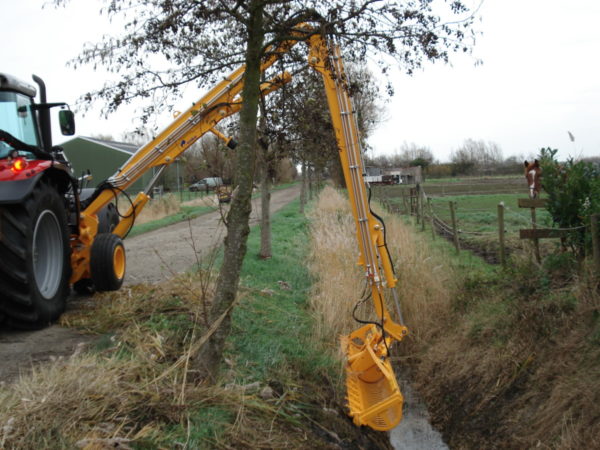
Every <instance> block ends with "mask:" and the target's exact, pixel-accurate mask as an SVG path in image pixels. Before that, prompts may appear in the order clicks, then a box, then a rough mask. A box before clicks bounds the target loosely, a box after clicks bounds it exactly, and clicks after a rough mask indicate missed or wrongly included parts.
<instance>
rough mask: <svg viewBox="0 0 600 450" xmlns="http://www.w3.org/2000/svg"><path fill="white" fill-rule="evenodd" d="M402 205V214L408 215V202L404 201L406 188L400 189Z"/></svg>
mask: <svg viewBox="0 0 600 450" xmlns="http://www.w3.org/2000/svg"><path fill="white" fill-rule="evenodd" d="M402 205H403V206H404V214H406V215H409V214H410V211H409V209H408V202H407V201H406V190H405V189H402Z"/></svg>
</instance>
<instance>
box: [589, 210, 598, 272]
mask: <svg viewBox="0 0 600 450" xmlns="http://www.w3.org/2000/svg"><path fill="white" fill-rule="evenodd" d="M599 222H600V214H594V215H592V217H591V225H592V226H591V228H592V229H591V232H592V250H593V253H592V254H593V257H594V267H595V269H596V275H597V276H599V277H600V224H599Z"/></svg>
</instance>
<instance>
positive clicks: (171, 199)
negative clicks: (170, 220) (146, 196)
mask: <svg viewBox="0 0 600 450" xmlns="http://www.w3.org/2000/svg"><path fill="white" fill-rule="evenodd" d="M120 200H121V199H120ZM125 202H127V201H126V200H121V201H120V203H125ZM128 207H129V203H128V202H127V204H124V205H121V204H120V205H119V208H122V209H123V211H126V210H127V208H128ZM180 211H181V202H180V201H179V199H178V198H177V196H176V195H173V194H167V195H164V196H162V197H160V198H157V199H150V201H149V202H148V203H147V204H146V206H145V207H144V209H142V212H141V213H140V214H139V215H138V216H137V217H136V218H135V223H136V224H137V225H141V224H143V223H146V222H152V221H154V220H159V219H162V218H163V217H167V216H171V215H173V214H177V213H178V212H180Z"/></svg>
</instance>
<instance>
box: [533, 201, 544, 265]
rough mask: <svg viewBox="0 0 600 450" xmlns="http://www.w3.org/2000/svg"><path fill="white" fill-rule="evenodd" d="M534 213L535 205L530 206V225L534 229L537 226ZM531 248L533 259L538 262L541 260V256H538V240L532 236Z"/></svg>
mask: <svg viewBox="0 0 600 450" xmlns="http://www.w3.org/2000/svg"><path fill="white" fill-rule="evenodd" d="M536 222H537V221H536V215H535V207H533V208H531V227H532V228H533V229H534V230H535V229H536V228H537V223H536ZM532 241H533V248H534V251H535V260H536V261H537V262H538V264H539V263H541V262H542V257H541V256H540V240H539V239H537V238H533V239H532Z"/></svg>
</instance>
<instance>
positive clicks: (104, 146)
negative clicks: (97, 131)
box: [61, 136, 152, 193]
mask: <svg viewBox="0 0 600 450" xmlns="http://www.w3.org/2000/svg"><path fill="white" fill-rule="evenodd" d="M61 146H62V147H63V149H64V152H65V154H66V155H67V158H68V159H69V161H70V162H71V164H72V165H73V171H74V173H75V176H80V175H82V174H83V173H87V171H88V169H89V170H90V172H91V173H92V177H93V179H92V181H91V182H90V183H89V184H88V187H96V186H98V184H100V183H101V182H102V181H104V180H106V179H107V178H109V177H110V176H112V175H113V174H114V173H115V172H116V171H117V169H118V168H119V167H121V166H122V165H123V164H124V163H125V162H126V161H127V160H128V159H129V157H130V156H131V155H132V154H133V153H135V151H136V150H137V149H138V146H137V145H135V144H128V143H125V142H112V141H106V140H102V139H96V138H91V137H85V136H78V137H76V138H73V139H70V140H68V141H65V142H63V143H62V144H61ZM151 176H152V173H151V172H148V173H146V174H144V175H143V176H142V177H141V179H140V180H138V181H137V182H136V183H134V185H133V186H131V187H130V188H129V189H128V191H130V192H133V193H135V192H139V191H141V190H142V189H143V187H144V186H145V185H146V184H147V182H148V181H149V180H150V177H151Z"/></svg>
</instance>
